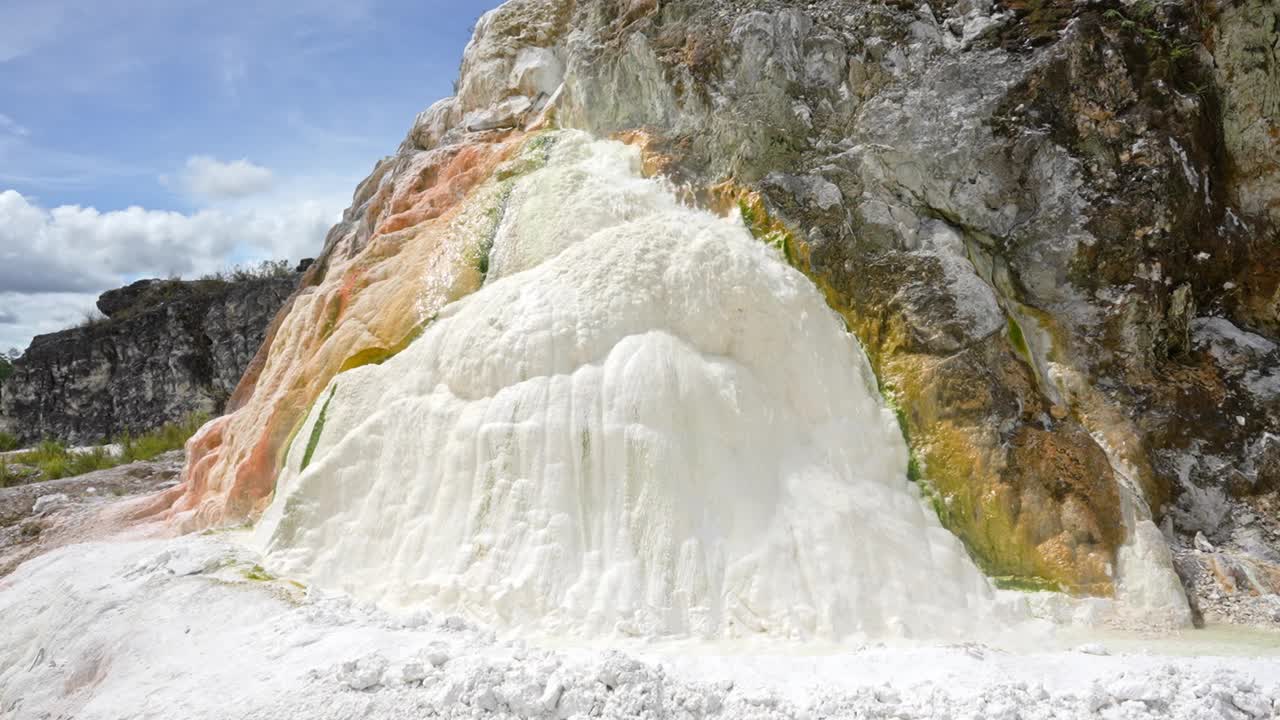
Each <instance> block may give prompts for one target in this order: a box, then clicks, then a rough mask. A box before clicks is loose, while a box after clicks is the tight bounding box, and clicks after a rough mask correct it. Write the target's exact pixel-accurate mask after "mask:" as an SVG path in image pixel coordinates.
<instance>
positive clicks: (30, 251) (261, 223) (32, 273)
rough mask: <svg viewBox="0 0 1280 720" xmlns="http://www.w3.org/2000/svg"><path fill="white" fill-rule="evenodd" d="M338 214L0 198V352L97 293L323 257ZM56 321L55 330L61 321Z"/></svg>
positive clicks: (321, 206) (284, 206) (306, 203)
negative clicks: (114, 207) (108, 206)
mask: <svg viewBox="0 0 1280 720" xmlns="http://www.w3.org/2000/svg"><path fill="white" fill-rule="evenodd" d="M339 214H340V211H339V210H336V209H335V207H334V205H333V203H332V202H330V203H320V202H316V201H310V200H302V201H295V202H281V203H278V204H272V205H270V206H264V207H260V208H252V209H244V210H239V211H228V210H221V209H214V210H201V211H199V212H196V213H192V214H183V213H177V212H170V211H161V210H146V209H143V208H139V207H131V208H128V209H125V210H118V211H112V212H100V211H98V210H96V209H94V208H86V207H80V206H75V205H66V206H61V207H56V208H52V209H46V208H43V207H41V206H39V205H38V204H36V203H34V202H33V201H31V199H29V198H27V197H25V196H23V195H22V194H20V193H18V192H15V191H13V190H6V191H3V192H0V315H5V314H7V315H13V316H15V322H13V323H0V325H3V327H2V328H0V347H8V344H14V345H21V346H25V345H26V339H29V338H30V335H32V334H35V333H38V332H48V331H50V330H52V329H57V328H58V327H62V326H65V324H66V323H67V322H68V321H71V322H74V321H75V320H76V319H78V318H79V317H80V315H82V314H83V313H84V312H85V311H88V310H90V309H92V307H93V299H94V298H95V297H96V295H97V294H98V293H100V292H102V291H103V290H107V289H109V288H113V287H118V286H120V285H122V284H125V283H127V282H131V281H133V280H135V279H137V278H140V277H170V276H174V275H180V276H184V277H192V276H198V275H201V274H204V273H208V272H213V271H215V270H219V269H223V268H226V267H227V266H229V265H233V264H236V263H244V262H256V261H259V260H267V259H290V260H297V259H299V258H301V257H314V256H315V255H316V254H317V253H319V252H320V249H321V247H322V246H323V243H324V236H325V233H327V232H328V230H329V228H330V226H332V224H333V223H334V222H336V221H337V219H338V216H339ZM60 323H61V324H60Z"/></svg>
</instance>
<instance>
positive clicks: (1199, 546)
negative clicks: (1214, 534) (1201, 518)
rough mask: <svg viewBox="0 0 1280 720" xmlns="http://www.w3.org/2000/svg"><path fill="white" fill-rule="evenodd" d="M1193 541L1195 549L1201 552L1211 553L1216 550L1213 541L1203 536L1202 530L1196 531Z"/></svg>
mask: <svg viewBox="0 0 1280 720" xmlns="http://www.w3.org/2000/svg"><path fill="white" fill-rule="evenodd" d="M1193 543H1194V544H1195V546H1196V550H1199V551H1200V552H1202V553H1211V552H1215V551H1216V549H1215V548H1214V547H1213V543H1211V542H1209V538H1207V537H1205V536H1204V533H1202V532H1197V533H1196V537H1195V540H1194V541H1193Z"/></svg>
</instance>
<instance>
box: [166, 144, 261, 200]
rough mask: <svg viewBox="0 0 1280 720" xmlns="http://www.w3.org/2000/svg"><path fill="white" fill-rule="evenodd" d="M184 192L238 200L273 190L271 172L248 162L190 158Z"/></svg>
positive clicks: (208, 197) (198, 195) (181, 179)
mask: <svg viewBox="0 0 1280 720" xmlns="http://www.w3.org/2000/svg"><path fill="white" fill-rule="evenodd" d="M180 181H181V183H182V187H183V189H185V190H186V191H187V192H188V193H190V194H192V195H194V196H196V197H200V198H203V199H206V200H235V199H239V198H245V197H249V196H250V195H257V194H258V193H262V192H266V191H267V190H270V189H271V186H272V185H273V184H274V183H275V177H274V176H273V175H272V173H271V170H269V169H267V168H264V167H262V166H261V165H254V164H253V163H251V162H249V161H248V160H247V159H241V160H236V161H234V162H222V161H221V160H218V159H217V158H213V157H209V156H208V155H196V156H194V157H190V158H187V164H186V167H185V168H183V170H182V174H181V176H180Z"/></svg>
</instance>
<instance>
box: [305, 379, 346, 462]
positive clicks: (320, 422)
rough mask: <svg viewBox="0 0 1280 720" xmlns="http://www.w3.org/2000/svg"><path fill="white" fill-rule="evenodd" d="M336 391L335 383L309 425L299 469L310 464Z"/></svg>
mask: <svg viewBox="0 0 1280 720" xmlns="http://www.w3.org/2000/svg"><path fill="white" fill-rule="evenodd" d="M337 391H338V386H337V384H334V386H333V388H332V389H330V390H329V397H328V398H326V399H325V401H324V406H323V407H321V408H320V417H318V418H316V424H315V425H313V426H312V427H311V437H309V438H307V451H306V453H304V454H303V456H302V467H301V468H299V470H306V469H307V466H308V465H310V464H311V458H312V456H313V455H315V452H316V446H317V445H319V444H320V435H321V433H323V432H324V417H325V415H326V414H327V413H328V412H329V403H331V402H333V394H334V393H336V392H337Z"/></svg>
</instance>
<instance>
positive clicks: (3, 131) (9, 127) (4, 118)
mask: <svg viewBox="0 0 1280 720" xmlns="http://www.w3.org/2000/svg"><path fill="white" fill-rule="evenodd" d="M30 134H31V131H30V130H27V129H26V128H24V127H22V126H21V125H19V124H18V121H17V120H14V119H13V118H11V117H9V116H8V115H5V114H4V113H0V135H16V136H18V137H26V136H28V135H30Z"/></svg>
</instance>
